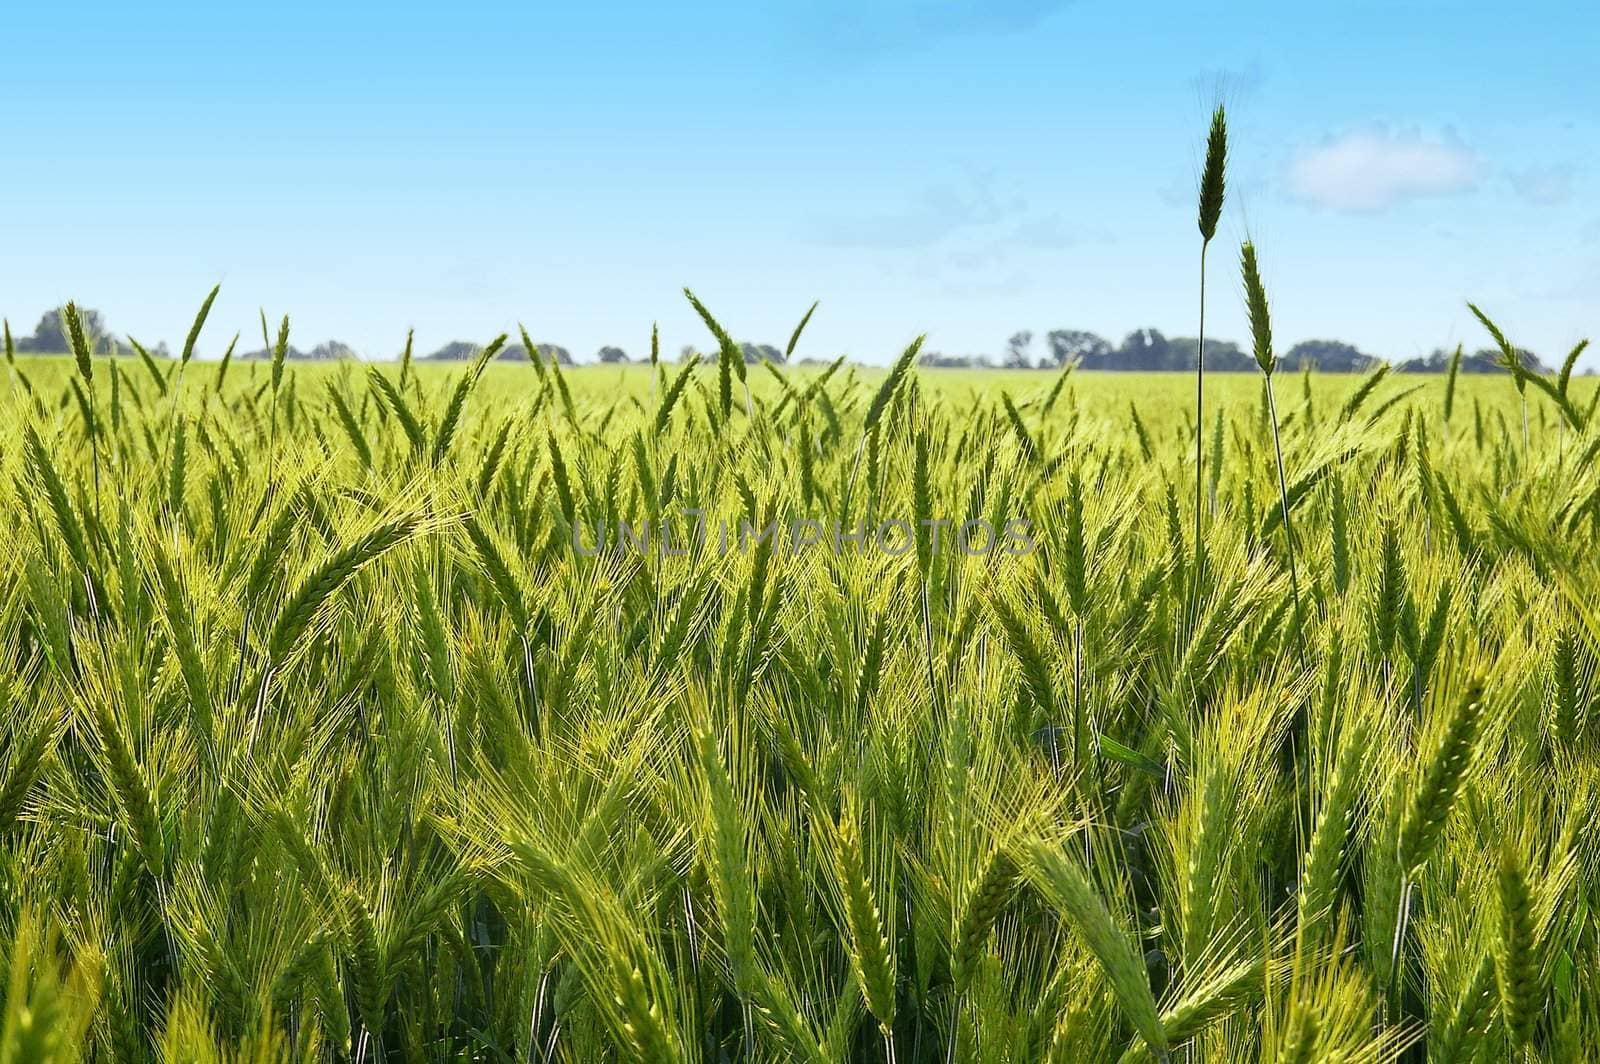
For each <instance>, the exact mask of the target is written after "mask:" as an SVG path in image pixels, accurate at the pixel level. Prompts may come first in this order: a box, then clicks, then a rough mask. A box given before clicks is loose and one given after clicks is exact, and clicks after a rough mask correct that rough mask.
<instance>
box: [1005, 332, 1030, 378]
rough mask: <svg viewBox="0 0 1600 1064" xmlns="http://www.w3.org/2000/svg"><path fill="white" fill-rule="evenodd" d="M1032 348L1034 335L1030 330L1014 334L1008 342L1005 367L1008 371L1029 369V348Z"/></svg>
mask: <svg viewBox="0 0 1600 1064" xmlns="http://www.w3.org/2000/svg"><path fill="white" fill-rule="evenodd" d="M1032 346H1033V333H1032V332H1030V331H1029V330H1027V329H1022V330H1020V331H1018V332H1014V333H1012V334H1011V339H1009V340H1007V341H1006V360H1005V367H1006V368H1007V369H1027V368H1028V366H1029V365H1030V363H1029V362H1028V348H1030V347H1032Z"/></svg>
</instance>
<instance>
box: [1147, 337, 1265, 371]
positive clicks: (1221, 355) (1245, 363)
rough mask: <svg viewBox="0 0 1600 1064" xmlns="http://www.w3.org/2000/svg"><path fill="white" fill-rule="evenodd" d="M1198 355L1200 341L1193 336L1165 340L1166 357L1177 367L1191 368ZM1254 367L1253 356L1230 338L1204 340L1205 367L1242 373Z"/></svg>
mask: <svg viewBox="0 0 1600 1064" xmlns="http://www.w3.org/2000/svg"><path fill="white" fill-rule="evenodd" d="M1199 355H1200V341H1199V339H1198V338H1196V337H1193V336H1174V337H1173V338H1172V339H1171V340H1169V341H1167V357H1168V358H1169V360H1170V361H1171V362H1172V364H1173V367H1174V368H1177V369H1184V370H1187V369H1193V368H1194V365H1195V362H1196V361H1197V360H1198V358H1199ZM1255 368H1256V360H1255V356H1254V355H1251V354H1248V353H1246V352H1245V351H1243V350H1241V349H1240V348H1239V345H1238V344H1236V343H1234V342H1233V341H1232V340H1214V339H1213V340H1207V341H1206V369H1208V370H1212V371H1214V372H1217V373H1242V372H1248V371H1250V370H1253V369H1255Z"/></svg>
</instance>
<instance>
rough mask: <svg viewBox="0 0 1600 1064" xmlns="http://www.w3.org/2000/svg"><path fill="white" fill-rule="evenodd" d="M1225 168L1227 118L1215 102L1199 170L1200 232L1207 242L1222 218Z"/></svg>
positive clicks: (1213, 234)
mask: <svg viewBox="0 0 1600 1064" xmlns="http://www.w3.org/2000/svg"><path fill="white" fill-rule="evenodd" d="M1227 168H1228V119H1227V115H1226V114H1225V113H1224V111H1223V108H1222V107H1221V106H1220V105H1219V106H1218V107H1217V109H1216V110H1215V111H1213V112H1212V113H1211V132H1210V133H1209V134H1208V135H1207V137H1206V165H1205V169H1204V170H1202V171H1201V172H1200V236H1201V238H1202V239H1204V240H1205V241H1206V243H1208V244H1209V243H1210V242H1211V240H1212V238H1213V237H1215V236H1216V235H1217V222H1218V221H1219V220H1220V219H1221V218H1222V200H1223V194H1224V192H1225V191H1226V189H1225V184H1226V180H1225V179H1226V171H1227Z"/></svg>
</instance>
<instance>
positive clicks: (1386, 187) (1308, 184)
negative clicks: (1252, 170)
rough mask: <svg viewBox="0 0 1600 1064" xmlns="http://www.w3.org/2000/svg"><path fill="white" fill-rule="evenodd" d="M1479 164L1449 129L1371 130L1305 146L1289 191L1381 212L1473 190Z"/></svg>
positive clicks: (1325, 203) (1292, 169) (1340, 206)
mask: <svg viewBox="0 0 1600 1064" xmlns="http://www.w3.org/2000/svg"><path fill="white" fill-rule="evenodd" d="M1480 169H1481V164H1480V162H1479V160H1478V156H1477V155H1476V154H1474V153H1473V152H1472V151H1471V149H1469V148H1467V147H1466V145H1464V144H1462V143H1461V141H1460V139H1459V138H1457V137H1456V135H1455V134H1454V133H1452V132H1450V131H1448V130H1447V131H1445V133H1444V134H1443V135H1442V136H1429V135H1426V134H1424V133H1423V132H1422V131H1421V130H1418V129H1404V130H1397V131H1391V130H1390V129H1389V128H1388V127H1387V126H1381V125H1380V126H1369V127H1366V128H1363V129H1358V130H1353V131H1351V132H1349V133H1343V134H1340V135H1338V136H1331V137H1328V138H1326V139H1325V140H1323V142H1322V143H1321V144H1318V145H1315V146H1313V147H1307V148H1302V149H1301V150H1300V151H1299V152H1297V153H1296V154H1295V156H1294V158H1293V159H1292V160H1291V161H1290V163H1289V187H1290V190H1291V191H1292V192H1293V194H1294V196H1295V197H1296V198H1298V199H1301V200H1304V201H1306V202H1307V203H1313V204H1316V205H1318V206H1322V207H1332V208H1334V209H1335V210H1343V211H1381V210H1384V209H1386V208H1388V207H1393V206H1395V205H1396V204H1399V203H1404V202H1406V201H1408V200H1416V199H1424V198H1427V197H1431V196H1449V195H1454V194H1456V193H1460V192H1466V191H1469V190H1470V189H1471V188H1472V187H1473V185H1474V184H1475V182H1476V180H1477V177H1478V172H1479V170H1480Z"/></svg>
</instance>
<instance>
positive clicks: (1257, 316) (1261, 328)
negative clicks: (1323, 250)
mask: <svg viewBox="0 0 1600 1064" xmlns="http://www.w3.org/2000/svg"><path fill="white" fill-rule="evenodd" d="M1239 272H1240V273H1241V274H1242V275H1243V277H1244V293H1245V310H1246V311H1247V312H1248V314H1249V318H1250V341H1251V346H1252V349H1253V350H1254V353H1255V358H1256V365H1257V366H1259V367H1261V374H1262V379H1263V383H1264V384H1265V386H1266V390H1267V413H1268V416H1269V418H1270V420H1271V422H1272V451H1273V454H1274V455H1275V456H1276V458H1277V464H1278V499H1279V502H1280V504H1281V505H1282V507H1283V539H1284V543H1285V545H1286V547H1287V550H1288V557H1289V589H1290V593H1291V594H1292V595H1293V596H1294V636H1295V646H1296V648H1297V649H1298V652H1299V655H1300V662H1301V664H1302V665H1303V664H1304V663H1305V658H1306V647H1305V618H1304V617H1302V616H1301V613H1300V576H1299V573H1298V572H1297V570H1296V568H1295V561H1294V524H1293V523H1292V522H1291V521H1290V519H1289V480H1288V477H1287V476H1286V475H1285V474H1284V468H1283V439H1282V436H1281V434H1280V433H1279V432H1278V402H1277V399H1276V398H1275V397H1274V395H1273V388H1272V371H1273V370H1274V369H1276V368H1277V365H1278V356H1277V355H1276V354H1275V353H1274V352H1273V349H1272V315H1271V312H1270V311H1269V309H1268V307H1267V290H1266V288H1265V286H1263V285H1262V283H1261V271H1260V269H1259V267H1258V266H1257V264H1256V247H1255V244H1253V243H1251V242H1250V241H1248V240H1247V241H1245V243H1244V245H1243V246H1242V247H1241V248H1240V249H1239Z"/></svg>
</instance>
